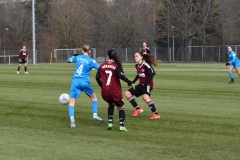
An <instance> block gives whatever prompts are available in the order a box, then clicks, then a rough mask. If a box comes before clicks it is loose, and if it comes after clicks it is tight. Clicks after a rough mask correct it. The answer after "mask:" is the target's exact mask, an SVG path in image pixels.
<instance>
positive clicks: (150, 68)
mask: <svg viewBox="0 0 240 160" xmlns="http://www.w3.org/2000/svg"><path fill="white" fill-rule="evenodd" d="M145 69H146V71H147V72H148V78H147V80H146V81H145V82H144V83H143V84H144V85H147V84H148V83H149V82H150V81H151V80H152V79H153V76H154V71H153V69H152V67H151V66H145Z"/></svg>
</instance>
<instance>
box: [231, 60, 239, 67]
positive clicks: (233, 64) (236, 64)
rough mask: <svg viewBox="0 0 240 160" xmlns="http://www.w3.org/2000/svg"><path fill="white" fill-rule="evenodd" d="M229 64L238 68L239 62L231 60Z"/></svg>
mask: <svg viewBox="0 0 240 160" xmlns="http://www.w3.org/2000/svg"><path fill="white" fill-rule="evenodd" d="M230 66H232V67H234V68H240V62H239V61H238V62H233V63H230Z"/></svg>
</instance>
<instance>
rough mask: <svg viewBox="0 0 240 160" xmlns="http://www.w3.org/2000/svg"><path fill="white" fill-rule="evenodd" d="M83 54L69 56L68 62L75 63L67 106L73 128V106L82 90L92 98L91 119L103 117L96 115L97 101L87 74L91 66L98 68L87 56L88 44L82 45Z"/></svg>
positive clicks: (99, 119)
mask: <svg viewBox="0 0 240 160" xmlns="http://www.w3.org/2000/svg"><path fill="white" fill-rule="evenodd" d="M82 52H83V55H79V54H75V55H74V56H72V57H70V58H69V59H68V60H67V62H68V63H76V69H75V71H74V74H73V77H72V84H71V90H70V102H69V107H68V113H69V117H70V121H71V124H70V126H71V128H75V127H76V126H75V119H74V106H75V101H76V99H77V98H78V97H79V96H80V95H81V93H82V91H84V92H85V93H86V94H87V95H88V96H89V97H90V99H91V100H92V113H93V119H95V120H98V121H99V122H103V119H102V118H100V117H99V116H98V114H97V113H98V101H97V96H96V94H95V93H94V90H93V88H92V86H91V82H90V79H89V74H90V72H91V70H92V69H93V68H95V69H98V68H99V64H98V63H96V61H95V60H93V59H92V58H90V57H89V55H90V53H91V48H90V46H89V45H86V44H85V45H83V47H82Z"/></svg>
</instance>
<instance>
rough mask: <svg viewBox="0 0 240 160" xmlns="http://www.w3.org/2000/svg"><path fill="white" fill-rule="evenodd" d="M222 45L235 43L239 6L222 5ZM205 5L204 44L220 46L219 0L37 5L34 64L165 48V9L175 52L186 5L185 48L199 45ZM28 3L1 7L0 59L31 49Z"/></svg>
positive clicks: (72, 0) (227, 1)
mask: <svg viewBox="0 0 240 160" xmlns="http://www.w3.org/2000/svg"><path fill="white" fill-rule="evenodd" d="M223 2H224V25H225V26H224V35H225V44H233V45H235V44H239V38H238V37H239V34H240V31H239V29H238V26H239V23H240V20H239V19H238V17H239V15H240V14H239V13H240V11H239V10H238V8H239V7H240V3H238V1H237V0H224V1H223ZM203 3H205V5H206V8H205V11H206V25H205V27H206V45H221V44H222V38H223V37H222V35H223V34H222V20H223V17H222V7H223V6H222V1H219V0H87V1H85V0H36V40H37V42H36V46H37V50H38V61H43V62H44V61H48V60H49V53H50V52H52V51H53V49H55V48H80V47H81V46H82V44H84V43H91V45H92V46H93V47H95V48H103V47H105V48H108V49H109V48H133V50H137V49H138V48H139V47H141V45H142V42H143V41H146V42H147V43H148V45H149V46H151V47H153V46H156V47H160V46H167V44H168V41H167V36H168V28H167V27H168V26H167V14H168V13H167V6H169V17H170V24H171V26H174V30H173V28H172V27H171V29H170V34H171V35H170V36H172V34H173V33H172V32H174V35H175V45H176V47H183V46H184V44H185V41H184V40H185V36H184V31H185V28H184V27H185V22H186V19H185V17H184V6H185V5H187V22H188V28H187V30H188V33H187V39H188V45H203ZM31 5H32V4H31V1H25V2H16V1H14V0H8V1H7V2H5V3H0V16H1V18H0V28H1V30H0V55H3V50H4V49H5V50H6V52H7V54H18V52H17V51H18V50H19V49H20V48H21V46H22V45H26V46H27V47H28V48H31V46H32V41H31V40H32V19H31V16H32V14H31Z"/></svg>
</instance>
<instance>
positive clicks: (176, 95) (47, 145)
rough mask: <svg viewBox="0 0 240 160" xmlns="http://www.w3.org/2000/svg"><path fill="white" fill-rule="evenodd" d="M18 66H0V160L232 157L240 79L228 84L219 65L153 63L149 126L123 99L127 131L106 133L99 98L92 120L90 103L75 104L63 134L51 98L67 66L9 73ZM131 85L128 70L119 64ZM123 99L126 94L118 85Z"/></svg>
mask: <svg viewBox="0 0 240 160" xmlns="http://www.w3.org/2000/svg"><path fill="white" fill-rule="evenodd" d="M17 65H18V64H15V65H14V64H13V65H10V66H9V65H0V108H1V109H0V159H1V160H38V159H40V160H132V159H136V160H146V159H149V160H160V159H163V160H167V159H170V160H186V159H190V160H193V159H194V160H200V159H202V160H208V159H214V160H215V159H223V160H230V159H231V160H235V159H240V158H239V157H240V78H239V77H237V74H236V72H235V71H234V76H235V83H234V84H228V81H229V77H228V73H227V67H226V66H225V65H224V64H160V65H159V66H158V67H156V68H155V70H156V73H157V75H156V76H155V77H154V90H153V91H152V96H151V98H152V100H153V101H154V102H155V105H156V108H157V110H158V111H159V112H160V113H161V119H158V120H149V118H150V116H151V112H150V109H149V108H148V106H147V105H146V104H145V103H144V102H143V100H142V98H141V97H139V98H137V102H138V103H139V105H140V106H141V107H142V108H143V109H144V112H143V113H142V114H141V115H139V117H134V118H133V117H131V115H132V113H133V111H134V110H133V108H132V106H131V105H130V103H129V102H128V101H127V100H126V99H125V98H124V100H125V110H126V123H125V126H126V128H127V129H128V132H120V131H118V128H119V127H118V111H117V109H115V117H114V126H113V130H107V124H108V122H107V103H106V102H104V101H103V100H102V98H101V94H100V88H99V86H98V85H97V83H96V81H95V74H96V71H92V73H91V81H92V85H93V88H94V89H95V92H96V94H97V96H98V100H99V116H101V117H102V118H104V120H105V122H104V123H99V122H97V121H94V120H93V119H92V109H91V101H90V99H89V98H88V97H87V96H86V95H85V94H84V93H83V94H82V95H81V98H80V99H77V101H76V108H75V120H76V128H74V129H70V128H69V126H70V124H69V117H68V106H67V105H61V104H60V103H59V101H58V97H59V95H60V94H61V93H64V92H66V93H69V89H70V84H71V77H72V73H73V70H74V67H75V65H74V64H52V65H50V64H37V65H29V67H28V72H29V75H25V74H24V71H23V70H24V67H22V68H21V70H20V74H19V75H17V74H16V70H17ZM123 67H124V70H125V75H126V76H127V77H128V78H129V79H131V80H132V79H133V78H134V77H135V75H136V72H135V69H134V64H125V65H124V66H123ZM122 86H123V93H124V92H125V91H126V90H127V89H128V87H127V85H126V84H125V83H124V82H123V83H122Z"/></svg>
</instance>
